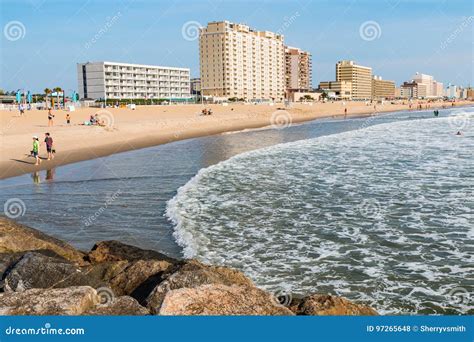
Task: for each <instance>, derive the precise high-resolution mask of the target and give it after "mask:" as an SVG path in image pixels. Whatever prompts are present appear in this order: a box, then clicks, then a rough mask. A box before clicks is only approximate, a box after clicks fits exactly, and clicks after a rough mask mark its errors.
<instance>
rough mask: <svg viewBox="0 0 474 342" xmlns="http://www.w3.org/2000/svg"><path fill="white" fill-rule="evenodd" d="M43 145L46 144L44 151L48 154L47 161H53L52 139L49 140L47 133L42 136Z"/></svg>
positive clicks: (49, 136)
mask: <svg viewBox="0 0 474 342" xmlns="http://www.w3.org/2000/svg"><path fill="white" fill-rule="evenodd" d="M44 143H45V144H46V151H47V152H48V160H51V159H54V154H53V138H51V135H50V134H49V133H45V134H44Z"/></svg>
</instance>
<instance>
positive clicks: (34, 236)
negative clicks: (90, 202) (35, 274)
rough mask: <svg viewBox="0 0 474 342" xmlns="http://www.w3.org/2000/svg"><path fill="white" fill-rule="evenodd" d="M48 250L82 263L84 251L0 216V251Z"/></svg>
mask: <svg viewBox="0 0 474 342" xmlns="http://www.w3.org/2000/svg"><path fill="white" fill-rule="evenodd" d="M39 249H41V250H50V251H53V252H55V253H56V254H58V255H60V256H62V257H63V258H65V259H67V260H69V261H71V262H74V263H77V264H79V265H84V264H85V262H84V256H85V255H84V253H82V252H80V251H78V250H77V249H75V248H74V247H72V246H71V245H69V244H67V243H65V242H63V241H61V240H58V239H55V238H53V237H51V236H48V235H46V234H43V233H41V232H40V231H38V230H36V229H32V228H29V227H26V226H24V225H21V224H18V223H16V222H14V221H12V220H9V219H7V218H5V217H0V253H15V252H25V251H31V250H39Z"/></svg>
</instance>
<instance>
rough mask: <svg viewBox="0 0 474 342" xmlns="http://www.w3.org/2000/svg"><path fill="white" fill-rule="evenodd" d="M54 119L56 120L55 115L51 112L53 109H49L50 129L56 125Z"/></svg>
mask: <svg viewBox="0 0 474 342" xmlns="http://www.w3.org/2000/svg"><path fill="white" fill-rule="evenodd" d="M53 119H54V114H53V113H52V112H51V108H49V109H48V127H51V126H53V125H54V122H53Z"/></svg>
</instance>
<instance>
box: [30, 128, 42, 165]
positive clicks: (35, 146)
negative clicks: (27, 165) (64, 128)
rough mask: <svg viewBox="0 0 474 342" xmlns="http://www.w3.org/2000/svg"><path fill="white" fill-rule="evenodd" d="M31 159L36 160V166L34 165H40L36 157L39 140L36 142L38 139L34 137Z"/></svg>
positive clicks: (38, 158)
mask: <svg viewBox="0 0 474 342" xmlns="http://www.w3.org/2000/svg"><path fill="white" fill-rule="evenodd" d="M31 153H32V155H33V157H35V159H36V164H35V165H39V164H41V159H40V157H39V155H38V153H39V140H38V137H37V136H36V135H35V136H33V150H32V151H31Z"/></svg>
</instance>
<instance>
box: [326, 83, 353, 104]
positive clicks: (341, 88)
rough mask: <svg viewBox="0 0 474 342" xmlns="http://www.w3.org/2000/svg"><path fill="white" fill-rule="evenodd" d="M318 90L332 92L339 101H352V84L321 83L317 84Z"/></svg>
mask: <svg viewBox="0 0 474 342" xmlns="http://www.w3.org/2000/svg"><path fill="white" fill-rule="evenodd" d="M319 89H322V90H329V91H331V92H334V94H335V96H336V97H337V98H339V99H343V100H350V99H352V82H349V81H323V82H320V83H319Z"/></svg>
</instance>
